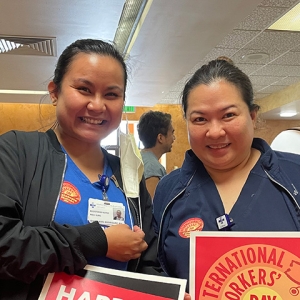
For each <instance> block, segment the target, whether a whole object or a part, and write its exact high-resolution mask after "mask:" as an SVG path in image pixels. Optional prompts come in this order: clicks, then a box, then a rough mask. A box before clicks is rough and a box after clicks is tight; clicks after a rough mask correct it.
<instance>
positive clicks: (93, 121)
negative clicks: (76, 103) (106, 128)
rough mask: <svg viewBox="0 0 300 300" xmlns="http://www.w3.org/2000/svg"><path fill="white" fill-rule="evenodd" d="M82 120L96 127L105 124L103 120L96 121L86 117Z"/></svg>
mask: <svg viewBox="0 0 300 300" xmlns="http://www.w3.org/2000/svg"><path fill="white" fill-rule="evenodd" d="M81 120H82V121H84V122H85V123H89V124H94V125H101V124H102V123H103V120H95V119H91V118H86V117H82V118H81Z"/></svg>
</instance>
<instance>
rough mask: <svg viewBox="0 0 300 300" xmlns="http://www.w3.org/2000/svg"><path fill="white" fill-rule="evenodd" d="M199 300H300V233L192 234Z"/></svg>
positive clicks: (195, 296)
mask: <svg viewBox="0 0 300 300" xmlns="http://www.w3.org/2000/svg"><path fill="white" fill-rule="evenodd" d="M190 293H191V296H192V299H195V300H200V299H201V300H287V299H289V300H292V299H295V300H296V299H299V298H300V233H298V232H295V233H285V232H282V233H253V232H252V233H249V232H246V233H245V232H244V233H243V232H239V233H236V232H226V233H225V232H222V233H221V232H220V233H212V232H210V233H209V232H193V233H191V257H190Z"/></svg>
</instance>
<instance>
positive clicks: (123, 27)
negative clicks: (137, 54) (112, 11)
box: [114, 0, 148, 53]
mask: <svg viewBox="0 0 300 300" xmlns="http://www.w3.org/2000/svg"><path fill="white" fill-rule="evenodd" d="M147 2H148V1H147V0H127V1H126V2H125V4H124V7H123V11H122V14H121V17H120V21H119V24H118V28H117V31H116V34H115V37H114V42H115V44H116V45H117V48H118V50H119V51H120V52H121V53H126V51H127V48H128V45H129V43H130V41H131V38H132V36H133V34H134V32H135V30H136V26H137V24H138V22H139V20H140V17H141V15H142V12H143V10H144V8H145V6H146V4H147Z"/></svg>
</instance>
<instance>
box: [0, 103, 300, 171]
mask: <svg viewBox="0 0 300 300" xmlns="http://www.w3.org/2000/svg"><path fill="white" fill-rule="evenodd" d="M150 109H152V110H160V111H164V112H168V113H170V114H171V115H172V121H173V127H174V129H175V136H176V140H175V142H174V144H173V148H172V152H170V153H167V155H166V165H167V172H170V171H171V170H173V169H174V167H176V166H177V167H180V166H181V164H182V161H183V159H184V153H185V151H186V150H187V149H189V144H188V139H187V134H186V124H185V121H184V118H183V115H182V111H181V106H180V105H156V106H154V107H137V108H136V112H135V113H127V118H128V120H134V121H138V120H139V117H140V116H141V115H142V114H143V113H144V112H145V111H148V110H150ZM0 116H1V117H0V134H2V133H4V132H6V131H9V130H12V129H15V130H24V131H31V130H41V131H44V130H46V129H48V128H49V127H50V126H51V125H52V124H53V123H54V121H55V108H54V107H53V106H52V105H51V104H20V103H18V104H8V103H0ZM299 125H300V121H277V120H276V121H275V120H268V121H260V122H258V126H257V127H258V128H257V129H256V132H255V136H257V137H261V138H263V139H265V140H266V141H267V142H268V143H271V142H272V140H273V139H274V137H275V136H276V135H277V134H278V133H279V132H281V131H282V130H284V129H287V128H290V127H293V126H299Z"/></svg>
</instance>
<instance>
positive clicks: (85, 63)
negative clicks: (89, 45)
mask: <svg viewBox="0 0 300 300" xmlns="http://www.w3.org/2000/svg"><path fill="white" fill-rule="evenodd" d="M55 88H56V85H55V84H54V83H53V82H50V83H49V86H48V90H49V92H50V94H51V98H52V101H53V104H54V105H56V116H57V121H58V124H59V126H58V129H57V134H58V136H59V138H60V139H64V140H65V139H71V140H78V141H80V142H81V143H82V142H85V143H96V144H99V142H100V141H101V140H102V139H103V138H105V137H106V136H107V135H109V134H110V133H111V132H112V131H114V130H115V129H116V128H118V126H119V124H120V121H121V117H122V109H123V105H124V93H125V78H124V69H123V67H122V66H121V64H120V63H119V62H118V61H117V60H116V59H115V58H112V57H110V56H103V55H98V54H86V53H79V54H77V55H75V56H74V58H73V60H72V62H71V64H70V65H69V67H68V71H67V72H66V73H65V75H64V77H63V80H62V83H61V87H60V90H59V91H58V92H53V90H55Z"/></svg>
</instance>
